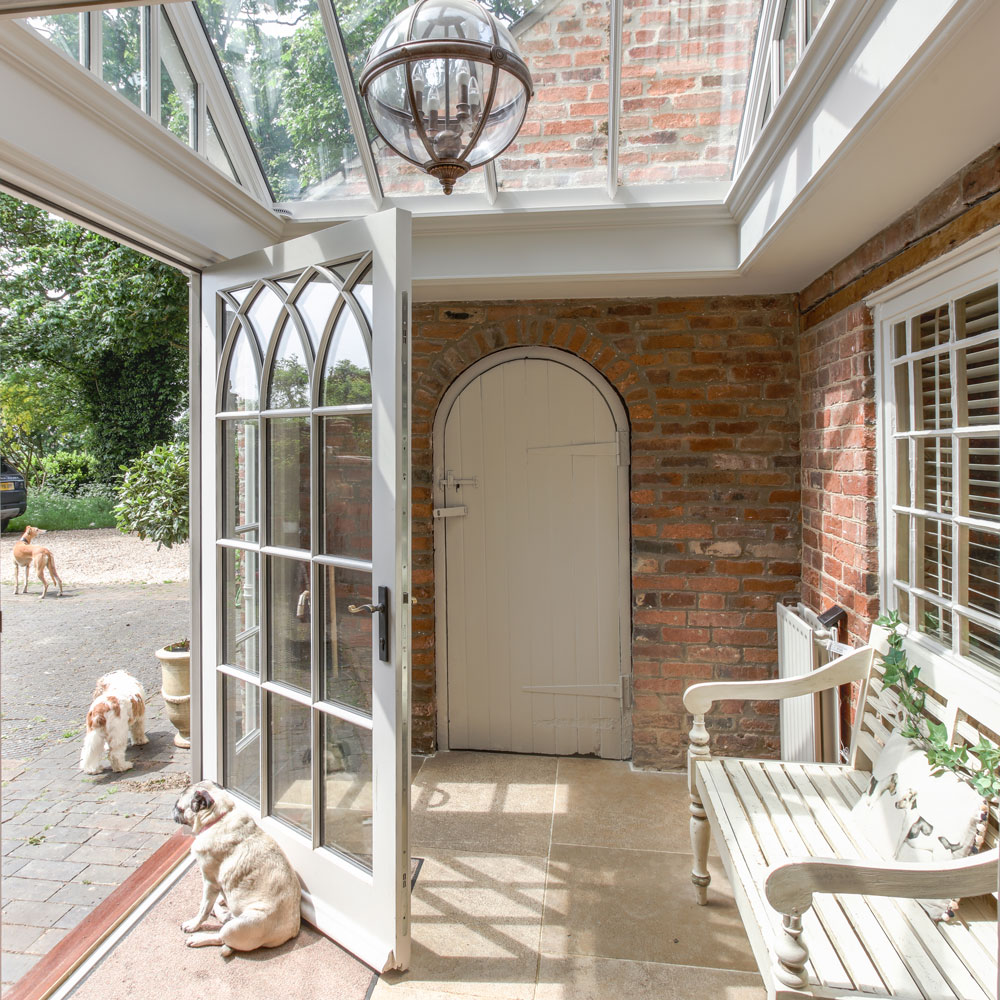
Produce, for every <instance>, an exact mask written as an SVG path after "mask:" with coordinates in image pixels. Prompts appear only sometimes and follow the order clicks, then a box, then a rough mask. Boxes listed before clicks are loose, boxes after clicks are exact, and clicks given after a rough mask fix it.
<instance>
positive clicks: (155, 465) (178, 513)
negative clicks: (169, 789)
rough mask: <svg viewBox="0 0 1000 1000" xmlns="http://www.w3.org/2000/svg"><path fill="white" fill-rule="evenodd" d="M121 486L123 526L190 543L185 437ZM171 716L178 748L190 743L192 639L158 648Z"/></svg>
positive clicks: (159, 541)
mask: <svg viewBox="0 0 1000 1000" xmlns="http://www.w3.org/2000/svg"><path fill="white" fill-rule="evenodd" d="M122 471H123V472H124V473H125V475H124V476H123V477H122V481H121V485H120V486H119V487H118V490H117V494H118V503H117V505H116V506H115V520H116V522H117V525H118V530H119V531H122V532H126V533H127V532H132V531H134V532H136V533H137V534H138V535H139V537H140V538H142V539H146V538H149V539H150V540H151V541H154V542H156V547H157V548H160V546H162V545H166V546H167V548H170V547H171V546H173V545H174V544H176V543H178V542H186V541H187V539H188V534H189V532H190V522H189V512H188V446H187V442H186V441H174V442H169V443H167V444H159V445H157V446H156V447H155V448H152V449H151V450H150V451H147V452H146V453H145V454H144V455H140V456H139V457H138V458H137V459H136V460H135V461H134V462H133V463H132V464H131V465H129V466H122ZM155 655H156V658H157V659H158V660H159V661H160V673H161V675H162V679H163V686H162V687H161V689H160V693H161V694H162V695H163V703H164V704H165V705H166V708H167V718H169V719H170V722H171V724H172V725H173V726H174V728H175V729H176V730H177V735H176V736H175V737H174V746H178V747H189V746H191V643H190V642H189V641H188V640H187V639H184V640H183V641H181V642H172V643H170V644H169V645H167V646H164V647H163V648H162V649H158V650H157V651H156V654H155Z"/></svg>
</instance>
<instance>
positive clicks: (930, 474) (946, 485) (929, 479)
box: [917, 438, 953, 514]
mask: <svg viewBox="0 0 1000 1000" xmlns="http://www.w3.org/2000/svg"><path fill="white" fill-rule="evenodd" d="M917 470H918V471H917V474H918V476H919V477H920V478H919V480H918V482H919V483H920V489H919V490H918V494H917V506H918V507H923V508H924V509H925V510H933V511H937V512H938V513H941V514H950V513H951V512H952V498H953V493H952V476H953V466H952V454H951V438H942V439H940V440H935V439H934V438H924V439H922V440H918V441H917Z"/></svg>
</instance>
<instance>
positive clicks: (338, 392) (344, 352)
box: [320, 304, 372, 406]
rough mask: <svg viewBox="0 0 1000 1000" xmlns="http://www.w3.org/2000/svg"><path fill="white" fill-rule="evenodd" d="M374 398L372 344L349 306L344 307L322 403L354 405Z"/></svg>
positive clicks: (329, 354)
mask: <svg viewBox="0 0 1000 1000" xmlns="http://www.w3.org/2000/svg"><path fill="white" fill-rule="evenodd" d="M371 401H372V373H371V361H370V360H369V356H368V344H367V342H366V339H365V335H364V334H363V333H362V331H361V327H360V326H359V325H358V320H357V317H356V316H355V315H354V310H352V309H351V308H350V307H349V306H348V305H346V304H345V305H344V307H343V308H342V309H341V310H340V315H339V316H338V317H337V325H336V327H334V331H333V336H332V337H331V338H330V346H329V348H328V349H327V354H326V364H325V365H324V368H323V387H322V398H321V400H320V403H321V405H322V406H352V405H355V404H357V403H370V402H371Z"/></svg>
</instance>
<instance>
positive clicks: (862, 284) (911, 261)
mask: <svg viewBox="0 0 1000 1000" xmlns="http://www.w3.org/2000/svg"><path fill="white" fill-rule="evenodd" d="M996 225H1000V146H995V147H993V148H991V149H989V150H987V151H986V152H985V153H983V154H982V155H981V156H979V157H977V158H976V159H975V160H973V161H972V162H971V163H970V164H968V165H967V166H966V167H964V168H963V169H961V170H959V171H958V172H957V173H955V174H954V175H953V176H952V177H950V178H948V180H947V181H945V182H944V183H943V184H942V185H941V186H940V187H939V188H937V189H936V190H935V191H933V192H931V193H930V194H929V195H928V196H927V197H926V198H924V199H923V200H922V201H920V202H919V203H918V204H917V205H915V206H914V207H913V208H912V209H911V210H910V211H909V212H907V213H906V214H905V215H903V216H901V217H900V218H899V219H897V220H896V221H895V222H893V223H892V224H891V225H890V226H887V227H886V228H885V229H884V230H882V231H881V232H880V233H877V234H876V235H875V236H873V237H872V238H871V239H870V240H868V241H867V242H866V243H864V244H862V245H861V246H860V247H858V249H857V250H855V251H854V252H853V253H851V254H849V255H848V256H847V257H845V258H844V259H843V260H842V261H840V262H838V263H837V264H836V265H834V267H832V268H830V270H829V271H827V272H826V273H825V274H822V275H820V276H819V277H818V278H816V280H815V281H813V282H811V283H810V284H809V285H808V287H806V288H805V289H804V290H803V291H802V292H801V294H800V296H799V305H800V310H801V316H800V325H801V328H802V337H801V341H800V358H799V366H800V369H801V374H802V485H803V489H802V526H803V527H802V590H803V599H804V600H805V601H806V603H807V604H809V605H810V606H812V607H814V608H821V607H826V606H828V605H829V604H831V603H836V604H840V605H841V606H843V607H845V608H846V609H847V610H848V612H849V617H848V633H849V635H850V637H851V638H852V640H854V641H860V640H864V639H866V638H867V636H868V630H869V626H870V624H871V622H872V620H873V619H874V618H875V617H876V616H877V615H878V613H879V609H878V550H877V546H878V534H877V524H876V512H875V489H876V474H875V432H876V427H875V424H876V413H875V380H874V377H873V372H874V349H875V340H874V326H873V322H872V317H871V313H870V312H869V310H868V308H867V307H866V306H865V304H864V299H865V297H866V296H868V295H871V294H872V293H873V292H875V291H877V290H878V289H880V288H883V287H885V286H886V285H888V284H890V283H891V282H893V281H895V280H896V279H898V278H900V277H902V276H903V275H905V274H907V273H909V272H911V271H913V270H915V269H916V268H918V267H920V266H922V265H923V264H926V263H928V262H929V261H932V260H934V259H936V258H937V257H940V256H941V255H942V254H943V253H946V252H947V251H948V250H951V249H952V248H953V247H956V246H959V245H961V244H962V243H965V242H966V241H967V240H969V239H971V238H972V237H974V236H977V235H979V234H980V233H983V232H985V231H987V230H988V229H991V228H993V227H994V226H996Z"/></svg>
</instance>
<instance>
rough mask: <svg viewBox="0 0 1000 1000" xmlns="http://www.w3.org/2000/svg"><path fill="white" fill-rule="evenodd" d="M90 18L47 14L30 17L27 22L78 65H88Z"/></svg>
mask: <svg viewBox="0 0 1000 1000" xmlns="http://www.w3.org/2000/svg"><path fill="white" fill-rule="evenodd" d="M88 16H89V15H87V14H45V15H42V16H40V17H28V18H25V20H26V21H27V23H28V24H30V25H31V27H32V28H34V29H35V31H37V32H38V33H39V34H40V35H41V36H42V37H43V38H44V39H46V40H47V41H49V42H51V43H52V44H53V45H54V46H55V47H56V48H57V49H61V50H62V51H63V52H65V53H66V55H68V56H69V57H70V58H71V59H75V60H76V61H77V62H78V63H83V64H84V65H86V63H87V38H86V31H87V18H88ZM81 27H82V32H81ZM81 42H82V43H83V44H82V45H81Z"/></svg>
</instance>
